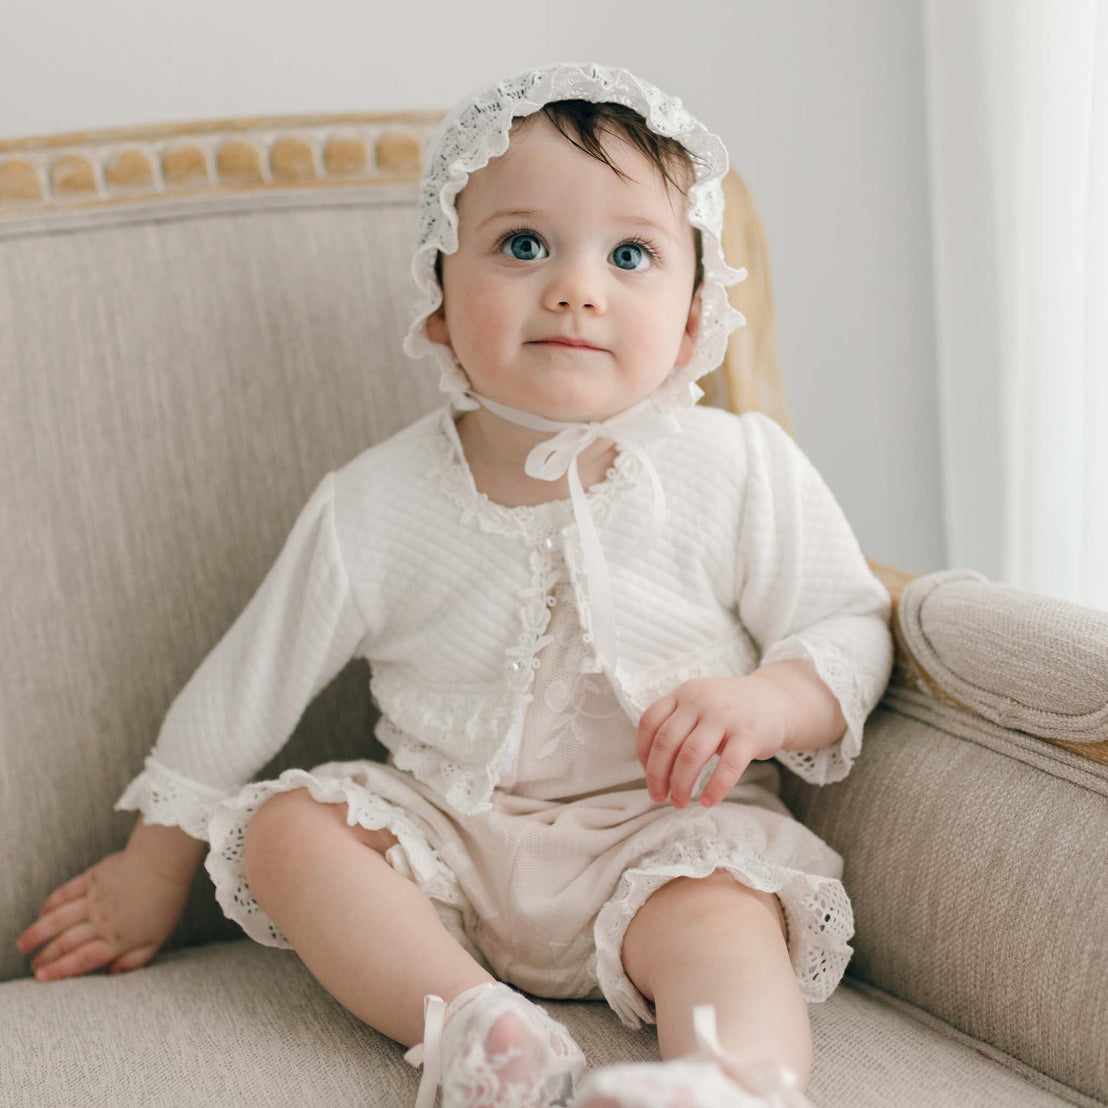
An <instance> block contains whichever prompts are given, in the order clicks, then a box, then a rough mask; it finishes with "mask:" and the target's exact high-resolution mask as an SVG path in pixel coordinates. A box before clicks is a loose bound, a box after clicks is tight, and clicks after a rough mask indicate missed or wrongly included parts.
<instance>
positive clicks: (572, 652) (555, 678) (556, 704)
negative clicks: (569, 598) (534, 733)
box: [535, 593, 623, 759]
mask: <svg viewBox="0 0 1108 1108" xmlns="http://www.w3.org/2000/svg"><path fill="white" fill-rule="evenodd" d="M563 595H564V593H563ZM553 599H554V597H551V600H553ZM563 602H564V601H563ZM553 638H554V642H555V646H556V648H557V649H558V653H559V654H560V655H561V656H562V657H563V658H564V665H565V668H566V669H567V670H568V673H567V674H563V673H561V672H559V673H555V674H553V675H552V676H551V678H550V680H549V681H548V682H547V683H546V685H545V687H544V688H543V691H542V696H541V702H542V705H543V707H544V708H546V710H547V711H548V712H549V713H550V715H551V717H552V718H553V719H554V721H555V722H554V723H553V724H552V726H551V728H550V731H549V734H548V736H547V740H546V742H545V743H544V744H543V745H542V747H541V748H540V749H539V750H538V751H537V752H536V754H535V757H536V758H540V759H545V758H549V757H551V756H552V755H553V754H554V753H555V751H557V750H558V749H560V748H563V747H564V746H566V745H567V744H568V743H571V742H572V743H575V744H576V745H577V746H584V745H585V744H586V742H588V738H589V736H588V734H587V733H586V731H585V730H584V729H583V727H582V721H583V720H590V721H591V720H602V719H613V718H616V717H621V716H622V715H623V709H622V708H621V707H620V706H619V704H618V702H617V703H616V704H615V706H614V707H613V706H611V704H612V701H611V697H610V696H609V695H608V694H609V691H610V685H609V684H608V681H607V679H606V678H605V677H604V676H603V675H599V676H598V675H596V674H592V673H589V674H587V675H581V674H580V664H581V659H582V658H584V656H585V652H584V650H582V648H581V639H580V637H579V635H577V634H576V629H575V628H574V627H573V626H572V625H571V624H570V623H569V622H563V623H562V624H561V625H560V627H559V629H558V630H556V631H555V634H554V636H553ZM552 649H553V648H552ZM590 702H591V703H590ZM597 704H600V705H606V706H607V707H605V708H602V709H599V710H598V709H597V708H596V705H597ZM592 733H593V734H595V731H593V732H592Z"/></svg>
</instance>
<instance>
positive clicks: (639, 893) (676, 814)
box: [205, 563, 854, 1028]
mask: <svg viewBox="0 0 1108 1108" xmlns="http://www.w3.org/2000/svg"><path fill="white" fill-rule="evenodd" d="M559 568H560V578H559V581H558V584H557V586H556V588H555V590H554V593H553V596H552V597H551V599H549V600H548V604H551V605H552V613H551V620H550V624H549V626H548V629H547V634H549V635H550V636H551V637H552V641H551V642H549V643H547V645H546V646H545V647H544V648H543V649H542V650H541V652H540V653H539V654H538V660H539V666H538V669H537V671H536V674H535V684H534V687H533V690H532V692H533V697H534V698H533V700H532V701H531V702H530V704H529V705H528V707H527V715H526V718H525V721H524V727H523V736H522V739H521V744H520V750H519V754H518V757H517V759H516V764H515V766H514V767H513V768H511V769H509V770H508V771H507V772H505V773H504V774H503V775H502V776H501V778H500V781H499V783H498V785H497V787H496V789H495V790H494V792H493V794H492V798H491V802H492V810H491V811H487V812H481V813H478V814H476V815H468V816H466V815H459V814H457V813H456V812H454V811H453V809H451V808H449V807H448V806H447V805H446V803H445V801H444V800H443V799H442V797H441V796H440V795H439V794H438V793H436V792H435V791H434V790H433V789H432V788H430V787H429V786H427V785H425V784H423V783H422V782H420V781H419V780H418V779H417V778H415V777H414V776H413V775H412V774H410V773H408V772H406V771H404V770H399V769H397V768H396V767H395V766H392V765H382V764H380V763H377V762H371V761H368V760H367V761H352V762H329V763H326V764H324V765H320V766H316V767H314V768H313V769H312V770H311V771H310V772H305V771H304V770H300V769H290V770H286V771H285V772H284V773H282V774H281V776H280V777H279V778H277V779H276V780H273V781H262V782H255V783H252V784H249V785H246V786H245V787H244V788H243V789H242V790H241V791H240V792H239V793H238V795H237V796H235V797H233V798H230V799H227V800H225V801H223V802H222V803H221V804H220V805H219V807H218V808H217V810H216V813H215V815H214V816H213V818H212V820H211V822H210V824H209V840H210V843H211V851H210V853H209V855H208V857H207V859H206V861H205V866H206V867H207V869H208V872H209V873H210V874H211V876H212V880H213V882H214V883H215V886H216V896H217V899H218V900H219V903H220V905H221V906H222V908H223V911H224V913H225V914H226V915H227V916H228V917H229V918H231V919H234V920H236V921H237V922H238V923H239V924H241V926H242V928H243V930H244V931H245V932H246V933H247V935H249V936H250V937H251V938H253V939H255V940H256V941H257V942H260V943H263V944H265V945H267V946H277V947H285V948H289V947H290V943H289V942H288V940H287V939H286V938H285V937H284V935H283V934H282V933H281V931H280V930H279V929H278V928H277V927H276V925H275V924H274V923H273V921H272V920H271V919H270V918H269V917H268V916H267V915H266V914H265V912H264V911H263V910H262V909H261V908H260V907H259V905H258V904H257V902H256V901H255V900H254V898H253V897H252V896H251V894H250V890H249V887H248V886H247V884H246V881H245V878H244V876H243V872H242V844H243V842H244V841H245V833H246V827H247V825H248V824H249V821H250V818H251V816H252V814H253V813H254V811H256V810H257V808H258V807H259V806H260V805H261V804H262V803H263V802H264V801H265V800H266V799H268V798H269V797H270V796H272V795H274V794H275V793H277V792H283V791H287V790H289V789H295V788H302V787H307V788H308V789H309V790H310V792H311V794H312V796H313V797H315V799H316V800H318V801H321V802H327V803H345V804H347V806H348V811H347V817H346V818H347V822H348V823H349V824H350V825H353V824H355V823H360V824H361V825H362V826H364V827H367V828H371V829H376V828H380V827H386V828H388V829H389V830H390V831H392V833H393V834H394V835H396V836H397V838H398V840H399V841H398V843H397V845H396V846H394V847H393V848H392V849H391V850H390V851H389V852H388V854H387V855H386V857H387V859H388V861H389V863H390V864H391V865H392V866H393V867H394V868H395V869H397V870H398V871H399V872H401V873H403V874H404V875H405V876H407V877H409V878H410V879H411V880H412V881H414V882H415V883H416V884H417V885H418V886H419V887H420V888H421V889H422V890H423V891H424V892H425V893H426V894H427V895H428V896H429V897H430V898H431V899H432V901H433V903H434V904H435V907H436V909H437V910H438V912H439V914H440V916H441V918H442V919H443V922H444V923H445V924H446V926H447V927H448V929H449V930H450V931H451V932H452V933H453V934H454V935H455V937H456V938H458V940H459V941H460V942H461V943H462V944H463V945H464V946H465V947H466V949H467V950H469V951H470V953H471V954H473V955H474V957H475V958H477V960H478V961H479V962H481V963H482V964H483V965H485V966H486V968H488V969H489V971H490V972H491V973H493V974H494V975H495V976H496V977H498V978H499V979H501V980H503V981H506V982H508V983H509V984H512V985H515V986H517V987H518V988H520V989H523V990H525V991H526V992H528V993H531V994H532V995H534V996H538V997H550V998H567V997H584V998H594V999H600V998H603V999H605V1000H607V1002H608V1003H609V1004H610V1005H611V1007H612V1008H613V1009H614V1011H615V1012H616V1013H617V1014H618V1016H619V1018H620V1019H621V1020H622V1021H623V1022H624V1023H625V1024H626V1025H627V1026H629V1027H632V1028H637V1027H639V1026H640V1021H644V1022H647V1023H652V1022H654V1013H653V1007H652V1005H651V1004H650V1003H649V1002H648V1001H647V1000H646V999H645V998H644V997H643V995H642V994H641V993H640V992H639V991H638V989H636V988H635V986H634V985H633V984H632V983H631V980H630V978H628V977H627V975H626V973H624V971H623V966H622V962H621V957H620V951H621V947H622V942H623V935H624V932H625V931H626V929H627V925H628V923H629V922H630V920H631V918H632V916H633V915H634V914H635V912H636V911H637V909H638V908H639V906H640V905H641V904H642V903H643V902H644V901H645V900H646V898H647V897H648V896H649V895H650V894H651V893H652V892H654V890H655V889H657V888H658V887H659V886H661V885H662V884H664V883H665V882H667V881H669V880H671V879H673V878H674V877H678V876H693V877H703V876H707V875H708V874H710V873H711V872H713V871H714V870H715V869H718V868H724V869H727V870H729V871H730V872H731V874H732V875H733V876H734V877H735V878H736V880H738V881H740V882H742V883H743V884H745V885H748V886H750V887H752V888H756V889H760V890H763V891H772V892H775V893H777V895H778V896H779V898H780V900H781V903H782V905H783V907H784V911H785V917H786V922H787V926H788V946H789V953H790V956H791V959H792V964H793V967H794V969H795V971H796V975H797V979H798V981H799V984H800V987H801V991H802V993H803V995H804V997H805V999H806V1000H808V1001H809V1002H817V1001H822V1000H824V999H826V998H827V997H828V996H829V995H830V994H831V992H832V991H833V990H834V989H835V987H836V985H837V984H838V982H839V980H840V979H841V977H842V974H843V971H844V970H845V968H846V965H847V962H848V961H849V960H850V956H851V954H852V948H851V947H850V946H849V945H848V942H847V940H848V939H849V938H850V937H851V935H852V934H853V930H854V928H853V917H852V913H851V908H850V902H849V900H848V899H847V896H846V893H845V891H844V889H843V886H842V884H841V883H840V881H839V880H838V879H839V877H840V876H841V873H842V860H841V858H840V857H839V855H838V854H837V853H835V851H833V850H832V849H831V848H830V847H829V846H827V845H826V844H825V843H824V842H822V841H821V840H820V839H819V838H818V837H817V836H816V835H814V834H813V833H812V832H811V831H809V830H808V829H807V828H806V827H804V826H803V825H802V824H801V823H799V822H798V821H797V820H795V819H794V818H793V817H792V816H791V815H790V814H789V813H788V810H787V808H786V807H785V805H784V804H783V803H782V802H781V800H780V799H779V798H778V797H777V789H778V782H779V776H778V772H779V771H778V768H777V766H776V764H775V763H774V762H772V761H757V762H752V763H751V765H750V767H749V768H748V770H747V771H746V773H745V774H744V775H743V778H742V780H741V781H740V782H739V783H738V784H737V785H736V786H735V787H734V788H733V789H732V790H731V792H730V793H729V794H728V796H727V798H726V799H725V800H724V801H723V802H721V803H720V804H718V805H716V806H715V807H714V808H710V809H705V808H702V807H701V806H700V804H699V803H698V802H697V800H696V797H697V796H698V794H699V789H700V788H701V787H702V786H703V785H704V784H705V783H706V782H707V780H708V777H709V776H710V774H711V771H712V770H713V769H714V767H715V764H716V759H715V758H713V759H712V760H711V761H710V762H709V763H708V765H707V766H706V767H705V770H704V771H703V772H702V774H701V777H700V781H699V782H698V786H697V789H696V790H695V791H694V793H693V799H692V800H691V801H690V803H689V804H688V805H687V806H686V807H685V808H684V809H676V808H674V807H673V806H672V805H671V804H670V803H669V802H668V801H662V802H657V803H656V802H655V801H653V800H651V799H650V795H649V793H648V792H647V790H646V780H645V774H644V772H643V769H642V766H641V765H640V764H639V762H638V760H637V758H636V757H635V732H636V724H635V723H633V722H632V721H631V720H630V719H628V718H627V716H626V714H625V713H624V712H623V711H622V709H621V708H620V706H619V703H618V702H617V700H616V697H615V694H614V692H613V691H612V688H611V686H610V684H609V683H608V679H607V677H606V676H605V675H604V674H603V673H582V672H580V670H579V662H580V659H581V657H582V653H583V649H584V648H583V647H582V644H581V633H582V632H581V627H580V624H579V621H578V617H577V613H576V610H575V608H574V601H573V592H572V589H570V588H569V586H568V582H567V573H566V569H565V565H564V563H562V564H561V565H560V567H559Z"/></svg>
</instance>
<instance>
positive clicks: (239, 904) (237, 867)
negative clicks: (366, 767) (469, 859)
mask: <svg viewBox="0 0 1108 1108" xmlns="http://www.w3.org/2000/svg"><path fill="white" fill-rule="evenodd" d="M356 766H357V763H354V765H353V766H352V765H351V763H348V762H328V763H326V764H325V765H321V766H316V767H314V768H313V769H312V770H311V772H308V771H306V770H302V769H287V770H285V772H284V773H282V774H281V776H280V777H278V778H276V779H275V780H273V781H260V782H256V783H254V784H250V785H247V786H245V787H244V788H243V789H242V791H241V792H240V793H239V794H238V795H237V796H235V797H231V798H229V799H227V800H225V801H224V802H223V803H221V804H220V805H219V806H218V808H217V809H216V811H215V814H214V815H213V817H212V820H211V823H210V825H209V828H208V831H209V835H210V842H211V850H210V851H209V852H208V856H207V857H206V858H205V859H204V868H205V869H206V870H207V871H208V873H209V874H210V875H211V879H212V883H213V884H214V885H215V896H216V900H217V901H218V902H219V906H220V907H221V908H222V909H223V914H224V915H225V916H226V917H227V918H228V919H232V920H234V921H235V922H236V923H238V924H239V925H240V926H241V927H242V929H243V931H245V932H246V934H247V935H249V936H250V938H252V939H254V940H255V941H256V942H259V943H261V944H262V945H263V946H276V947H281V948H284V949H286V950H289V949H292V944H291V943H290V942H289V941H288V939H287V938H286V937H285V935H284V934H283V932H282V931H281V930H280V928H279V927H277V925H276V924H275V923H274V922H273V920H272V919H271V918H270V917H269V916H268V915H267V914H266V913H265V911H264V910H263V909H262V907H261V906H260V905H259V904H258V902H257V901H256V900H255V899H254V896H253V894H252V893H251V892H250V887H249V885H248V884H247V882H246V876H245V874H244V873H243V868H242V852H243V845H244V843H245V841H246V828H247V827H248V826H249V823H250V820H251V819H252V817H253V815H254V813H255V812H256V811H257V810H258V808H260V807H261V805H262V804H263V803H264V802H265V801H267V800H268V799H269V798H270V797H271V796H274V795H275V794H277V793H281V792H289V791H290V790H292V789H299V788H307V789H308V791H309V792H310V793H311V795H312V798H313V799H314V800H316V801H319V802H320V803H323V804H338V803H345V804H346V805H347V808H348V811H347V815H346V822H347V824H348V825H349V826H351V827H353V826H354V824H355V823H357V824H360V825H361V826H362V827H364V828H366V829H367V830H370V831H376V830H379V829H380V828H385V829H387V830H389V831H391V832H392V833H393V834H394V835H395V836H396V837H397V839H398V840H399V841H398V842H397V844H396V845H395V846H393V847H392V848H391V849H390V850H389V851H388V853H387V854H386V855H385V858H386V860H387V861H388V862H389V864H390V865H391V866H392V867H393V869H395V870H397V871H398V872H399V873H401V874H403V875H404V876H405V877H410V878H411V879H412V880H413V881H414V882H415V883H416V884H417V885H418V886H419V887H420V889H421V890H422V891H423V892H424V893H426V895H427V896H428V897H430V898H431V899H432V900H435V901H438V902H440V903H441V904H442V905H445V906H448V907H449V908H453V909H458V910H460V908H461V906H462V903H463V896H462V893H461V891H460V890H459V888H458V884H457V880H456V879H455V877H454V874H453V873H452V872H451V870H450V869H449V868H448V867H447V866H446V864H445V863H444V862H443V861H442V859H441V858H440V857H439V855H438V853H437V852H436V851H435V849H434V848H433V847H432V846H431V845H430V843H428V841H427V838H426V836H425V835H424V833H423V832H422V830H420V828H419V826H418V824H417V823H416V821H415V819H413V817H412V816H411V815H409V814H408V813H407V812H405V811H404V810H403V809H401V808H398V807H397V806H396V805H395V804H392V803H391V802H389V801H387V800H385V799H384V798H383V797H380V796H377V795H375V794H374V793H372V792H371V791H370V790H369V789H367V788H364V787H363V786H362V785H360V784H359V783H358V782H357V781H355V780H353V779H352V778H351V776H350V772H351V770H352V769H353V768H355V767H356ZM436 907H437V906H436ZM454 914H455V915H456V916H457V915H459V914H460V911H459V912H456V913H454ZM440 915H443V913H441V912H440ZM443 922H444V924H447V926H448V928H449V927H450V926H451V925H450V924H449V923H448V922H447V919H446V918H444V920H443Z"/></svg>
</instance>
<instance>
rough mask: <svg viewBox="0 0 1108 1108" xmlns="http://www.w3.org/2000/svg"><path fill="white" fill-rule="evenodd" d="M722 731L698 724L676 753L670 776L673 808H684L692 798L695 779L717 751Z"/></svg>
mask: <svg viewBox="0 0 1108 1108" xmlns="http://www.w3.org/2000/svg"><path fill="white" fill-rule="evenodd" d="M722 739H723V729H722V728H720V727H713V726H711V725H710V724H704V723H700V724H697V726H696V727H695V728H694V729H693V731H692V733H691V734H690V735H689V737H688V738H687V739H686V740H685V742H684V745H683V746H682V747H681V749H680V751H678V754H677V757H676V759H674V762H673V773H672V774H671V775H670V784H669V788H670V800H672V802H673V806H674V807H675V808H684V807H685V805H686V804H688V802H689V800H690V798H691V797H692V791H693V789H694V788H695V786H696V779H697V778H698V777H699V776H700V771H701V770H702V769H703V768H704V765H705V763H706V762H707V761H708V759H709V758H711V756H712V755H713V754H715V752H716V751H717V750H718V749H719V744H720V742H721V741H722Z"/></svg>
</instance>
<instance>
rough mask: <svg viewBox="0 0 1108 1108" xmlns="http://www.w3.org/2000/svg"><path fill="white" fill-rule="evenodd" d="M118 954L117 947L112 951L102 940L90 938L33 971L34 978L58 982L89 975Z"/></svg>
mask: <svg viewBox="0 0 1108 1108" xmlns="http://www.w3.org/2000/svg"><path fill="white" fill-rule="evenodd" d="M118 952H119V948H118V947H116V948H115V949H114V950H113V949H112V948H111V947H109V946H108V944H107V943H106V942H105V941H104V940H103V939H98V938H92V939H90V940H89V941H88V942H86V943H83V944H82V945H81V946H79V947H77V949H76V950H73V951H71V952H70V953H69V954H66V955H64V956H63V957H61V958H59V959H57V961H54V962H50V963H48V964H47V965H45V966H40V967H39V968H38V969H37V970H35V978H36V979H37V980H39V981H58V980H60V979H61V978H63V977H73V976H74V975H75V974H79V973H90V972H91V971H92V970H96V969H99V968H100V967H101V966H104V965H107V964H108V962H110V961H111V960H112V959H113V958H114V957H115V955H116V954H117V953H118Z"/></svg>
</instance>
